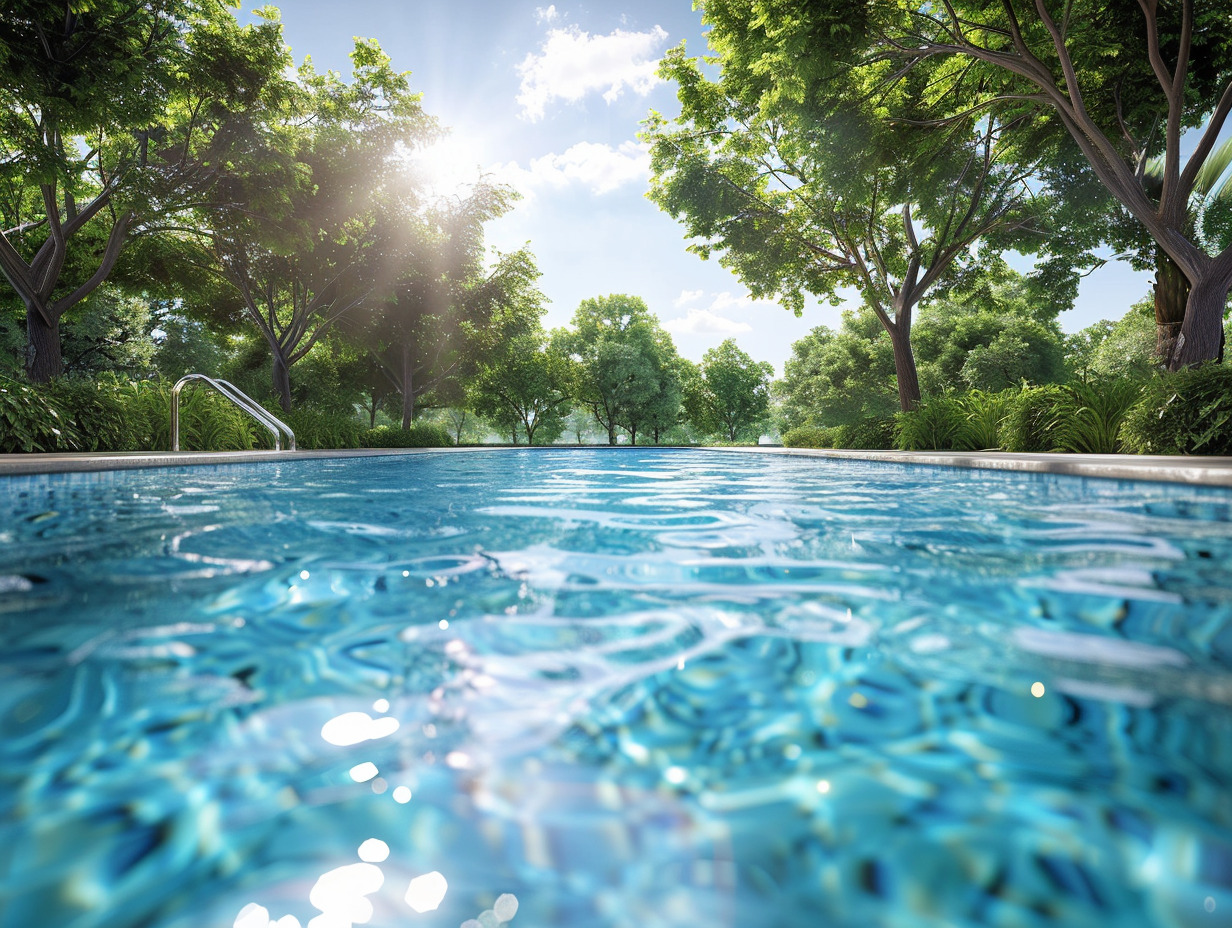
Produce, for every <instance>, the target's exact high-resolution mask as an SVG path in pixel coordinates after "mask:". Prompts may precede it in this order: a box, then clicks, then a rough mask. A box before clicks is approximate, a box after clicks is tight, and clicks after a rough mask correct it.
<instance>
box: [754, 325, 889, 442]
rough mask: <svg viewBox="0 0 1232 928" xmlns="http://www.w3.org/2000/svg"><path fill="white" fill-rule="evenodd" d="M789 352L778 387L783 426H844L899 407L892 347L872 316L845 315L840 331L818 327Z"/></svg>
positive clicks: (881, 414)
mask: <svg viewBox="0 0 1232 928" xmlns="http://www.w3.org/2000/svg"><path fill="white" fill-rule="evenodd" d="M791 351H792V356H791V357H790V358H789V359H788V360H787V363H786V364H785V365H784V371H783V379H782V380H781V381H778V382H777V384H776V392H777V394H778V395H779V396H780V397H781V399H782V405H781V407H780V412H779V416H780V427H781V428H783V429H785V430H790V429H793V428H798V427H800V426H803V425H842V424H845V423H848V422H859V421H860V420H862V419H865V418H869V417H873V418H882V417H885V416H889V415H892V414H893V412H894V410H896V409H897V408H898V399H897V390H896V388H895V386H894V354H893V349H892V348H891V346H890V344H889V339H888V338H886V337H885V335H884V333H883V332H882V331H881V327H880V326H879V325H878V324H877V321H876V320H875V319H873V318H872V317H870V316H868V315H861V314H856V313H852V312H844V313H843V324H842V328H841V329H840V330H839V331H838V332H835V331H833V330H831V329H829V328H827V327H825V326H818V327H817V328H815V329H813V330H812V331H811V332H810V333H809V334H808V335H806V336H805V337H804V338H802V339H800V340H799V341H797V342H796V343H795V344H793V345H792V346H791Z"/></svg>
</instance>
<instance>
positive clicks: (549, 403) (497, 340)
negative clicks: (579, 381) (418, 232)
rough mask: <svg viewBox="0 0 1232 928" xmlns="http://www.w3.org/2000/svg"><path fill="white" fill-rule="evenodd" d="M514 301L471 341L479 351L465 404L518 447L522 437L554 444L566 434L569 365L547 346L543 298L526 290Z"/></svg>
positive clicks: (501, 310)
mask: <svg viewBox="0 0 1232 928" xmlns="http://www.w3.org/2000/svg"><path fill="white" fill-rule="evenodd" d="M510 297H511V298H510V299H509V300H508V301H507V302H506V303H505V305H501V306H498V307H497V309H496V310H495V311H494V312H493V313H492V317H491V321H490V322H489V324H488V325H486V326H484V327H483V328H482V329H481V330H479V331H478V332H476V333H475V334H474V335H473V336H472V341H473V343H474V344H475V346H476V350H475V359H474V361H473V364H474V373H473V374H472V375H471V377H470V378H469V381H468V382H467V384H466V394H467V402H468V405H469V406H470V408H471V409H473V410H474V411H475V412H476V413H478V414H479V415H480V416H483V417H484V418H485V419H487V420H488V422H490V423H491V424H492V425H493V426H495V427H496V428H497V430H498V431H500V432H502V433H503V434H505V435H509V436H511V437H512V438H513V443H514V444H517V436H518V434H519V433H521V434H522V435H525V436H526V441H527V444H532V445H533V444H551V443H552V442H553V441H555V440H556V439H557V438H558V437H559V436H560V435H561V433H562V432H564V430H565V423H564V415H565V412H566V410H567V409H568V407H569V404H570V398H569V362H568V359H567V358H565V357H564V356H563V355H562V354H561V352H560V350H559V347H558V346H554V345H550V344H548V338H547V333H545V332H544V331H543V327H542V325H541V322H540V319H541V318H542V316H543V313H544V312H545V307H544V306H543V296H542V294H540V293H539V292H538V291H537V290H534V289H533V288H526V289H525V290H523V291H522V292H520V293H516V294H510Z"/></svg>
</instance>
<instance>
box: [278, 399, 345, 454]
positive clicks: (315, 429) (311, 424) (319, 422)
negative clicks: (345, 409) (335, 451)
mask: <svg viewBox="0 0 1232 928" xmlns="http://www.w3.org/2000/svg"><path fill="white" fill-rule="evenodd" d="M270 412H272V413H273V414H274V415H275V416H277V417H278V418H279V419H281V420H282V421H283V422H285V423H286V424H287V425H288V426H290V428H291V431H293V432H294V433H295V444H296V447H299V448H303V449H304V450H317V449H320V450H328V449H331V448H358V447H360V444H361V441H362V438H363V435H364V433H365V432H366V431H367V429H366V428H365V427H364V424H363V423H362V422H360V421H359V420H358V419H357V418H355V415H354V413H342V412H334V411H330V410H325V409H316V408H311V407H309V408H303V409H293V410H291V412H283V411H282V410H281V409H279V408H273V409H271V410H270Z"/></svg>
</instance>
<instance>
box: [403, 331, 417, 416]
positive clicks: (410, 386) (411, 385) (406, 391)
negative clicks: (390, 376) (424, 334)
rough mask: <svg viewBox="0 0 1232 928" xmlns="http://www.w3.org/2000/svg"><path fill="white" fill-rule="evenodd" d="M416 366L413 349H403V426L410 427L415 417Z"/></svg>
mask: <svg viewBox="0 0 1232 928" xmlns="http://www.w3.org/2000/svg"><path fill="white" fill-rule="evenodd" d="M414 378H415V367H414V364H413V363H412V360H411V349H410V348H409V347H404V348H403V349H402V428H403V429H409V428H410V427H411V422H412V420H414V418H415V380H414Z"/></svg>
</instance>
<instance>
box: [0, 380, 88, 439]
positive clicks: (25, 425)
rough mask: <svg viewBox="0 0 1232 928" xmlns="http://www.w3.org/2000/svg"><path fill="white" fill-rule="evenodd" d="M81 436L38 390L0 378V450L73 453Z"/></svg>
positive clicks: (69, 421) (70, 422)
mask: <svg viewBox="0 0 1232 928" xmlns="http://www.w3.org/2000/svg"><path fill="white" fill-rule="evenodd" d="M79 443H80V436H79V435H77V432H76V429H74V428H73V424H72V421H71V420H66V419H64V418H62V417H61V415H60V412H59V411H58V410H57V409H56V408H55V406H53V405H52V403H51V402H50V400H49V398H48V397H47V396H46V395H45V394H44V393H42V392H41V391H39V390H36V389H35V388H34V387H31V386H29V385H27V384H24V383H20V382H19V381H16V380H9V379H8V378H7V377H0V451H2V452H5V453H10V454H11V453H13V452H18V451H25V452H32V451H34V452H37V451H76V450H78V445H79Z"/></svg>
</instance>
